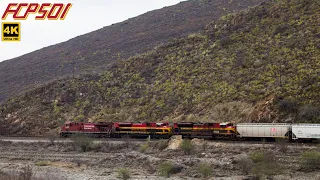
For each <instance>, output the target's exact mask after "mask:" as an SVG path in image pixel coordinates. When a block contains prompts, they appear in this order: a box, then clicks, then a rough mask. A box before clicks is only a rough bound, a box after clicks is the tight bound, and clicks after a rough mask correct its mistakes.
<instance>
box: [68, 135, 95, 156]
mask: <svg viewBox="0 0 320 180" xmlns="http://www.w3.org/2000/svg"><path fill="white" fill-rule="evenodd" d="M71 140H72V142H73V145H74V146H75V147H76V148H79V149H80V150H81V151H82V152H87V151H90V150H91V149H92V146H93V140H92V139H91V138H89V137H88V136H86V135H83V134H76V135H73V136H71Z"/></svg>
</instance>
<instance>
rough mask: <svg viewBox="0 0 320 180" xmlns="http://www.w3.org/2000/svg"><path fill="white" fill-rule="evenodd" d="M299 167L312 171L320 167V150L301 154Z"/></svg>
mask: <svg viewBox="0 0 320 180" xmlns="http://www.w3.org/2000/svg"><path fill="white" fill-rule="evenodd" d="M301 159H302V164H301V168H302V169H304V170H306V171H314V170H319V169H320V152H318V151H307V152H304V153H303V154H302V155H301Z"/></svg>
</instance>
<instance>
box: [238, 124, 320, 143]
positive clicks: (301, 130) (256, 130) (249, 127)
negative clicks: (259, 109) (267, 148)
mask: <svg viewBox="0 0 320 180" xmlns="http://www.w3.org/2000/svg"><path fill="white" fill-rule="evenodd" d="M236 129H237V134H238V137H240V138H244V139H262V138H264V139H267V140H275V138H286V139H289V140H290V141H291V140H320V124H289V123H239V124H237V125H236Z"/></svg>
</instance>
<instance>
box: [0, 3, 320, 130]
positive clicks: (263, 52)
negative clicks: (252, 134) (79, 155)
mask: <svg viewBox="0 0 320 180" xmlns="http://www.w3.org/2000/svg"><path fill="white" fill-rule="evenodd" d="M319 9H320V3H319V1H318V0H290V1H289V0H283V1H267V2H265V3H263V4H261V5H260V6H258V7H254V8H250V9H248V10H246V11H243V12H240V13H231V14H228V15H225V16H223V17H222V18H221V19H219V20H216V21H213V22H211V23H209V24H208V25H207V26H206V27H205V31H204V32H203V33H196V34H191V35H189V36H186V37H185V38H181V39H173V40H171V41H170V42H169V43H167V44H165V45H162V46H159V47H157V48H155V49H154V50H152V51H149V52H147V53H144V54H141V55H137V56H134V57H131V58H129V59H123V60H121V59H119V60H118V62H117V63H116V64H114V65H113V66H112V67H110V69H109V70H108V71H106V72H105V73H104V74H103V75H101V76H100V75H99V76H94V75H87V76H81V77H79V78H67V79H63V80H59V81H55V82H52V83H50V84H47V85H45V86H42V87H39V88H36V89H34V90H32V91H29V92H27V93H25V94H24V95H22V96H18V97H15V98H12V99H10V100H9V101H8V102H7V103H5V104H3V105H2V107H1V112H2V113H1V117H0V121H2V122H4V124H7V127H6V129H8V130H9V132H10V133H15V134H19V133H23V134H28V133H32V134H40V133H41V132H44V131H43V130H44V129H45V128H48V129H53V128H57V127H59V126H60V125H61V124H62V123H63V122H65V121H66V120H78V121H87V120H91V121H141V122H143V121H145V122H146V121H170V122H176V121H202V122H210V121H211V122H212V121H215V122H217V121H234V122H313V123H319V122H320V119H319V118H320V101H319V99H320V91H319V88H320V84H319V83H320V76H319V69H320V50H319V49H320V48H319V47H320V38H319V37H320V27H319V26H318V25H319V23H320V22H319V19H320V11H319ZM31 129H32V131H30V130H31Z"/></svg>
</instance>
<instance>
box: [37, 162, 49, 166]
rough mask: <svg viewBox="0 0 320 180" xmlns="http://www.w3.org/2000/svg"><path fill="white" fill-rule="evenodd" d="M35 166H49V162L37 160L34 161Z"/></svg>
mask: <svg viewBox="0 0 320 180" xmlns="http://www.w3.org/2000/svg"><path fill="white" fill-rule="evenodd" d="M35 165H36V166H49V165H50V162H48V161H38V162H36V163H35Z"/></svg>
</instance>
